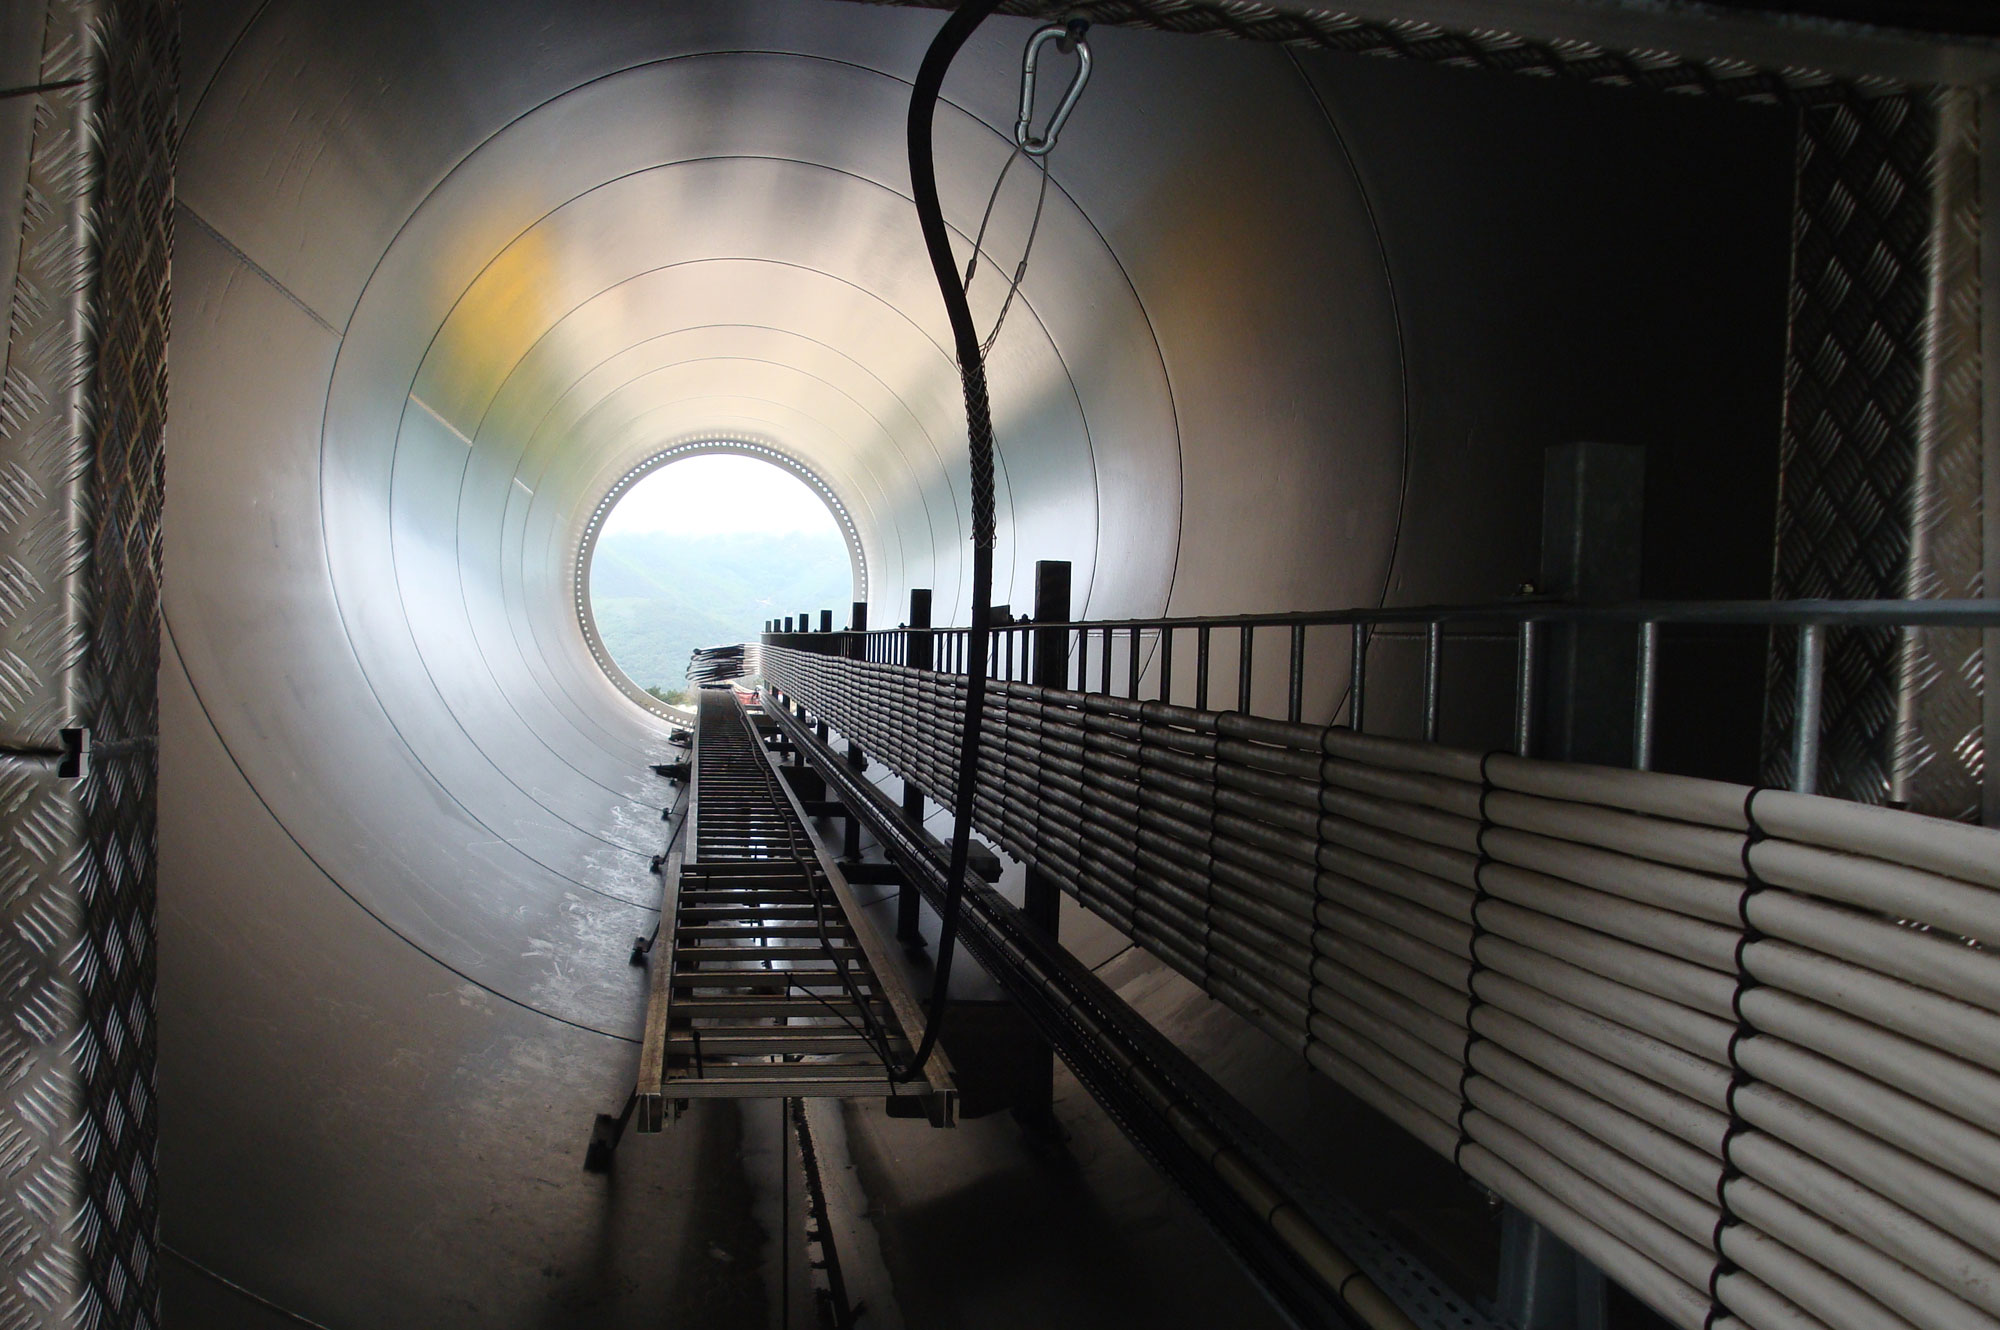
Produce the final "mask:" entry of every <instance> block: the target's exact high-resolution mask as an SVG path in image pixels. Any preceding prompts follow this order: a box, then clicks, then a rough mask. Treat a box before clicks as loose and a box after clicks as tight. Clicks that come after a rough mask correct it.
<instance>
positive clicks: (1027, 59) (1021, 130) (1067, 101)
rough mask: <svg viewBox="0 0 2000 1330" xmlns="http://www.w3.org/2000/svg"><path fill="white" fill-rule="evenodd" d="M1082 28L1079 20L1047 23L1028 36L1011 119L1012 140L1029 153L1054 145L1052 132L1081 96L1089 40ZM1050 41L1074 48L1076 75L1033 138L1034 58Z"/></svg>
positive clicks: (1059, 127) (1040, 153)
mask: <svg viewBox="0 0 2000 1330" xmlns="http://www.w3.org/2000/svg"><path fill="white" fill-rule="evenodd" d="M1082 29H1083V25H1082V24H1071V25H1064V24H1061V23H1051V24H1050V25H1049V26H1048V27H1046V28H1040V29H1037V30H1036V32H1035V34H1034V36H1032V37H1030V38H1028V49H1027V50H1026V51H1025V52H1024V53H1023V54H1022V56H1021V114H1020V116H1019V117H1018V118H1017V119H1016V120H1015V121H1014V144H1015V146H1016V147H1018V148H1019V149H1020V150H1021V151H1022V152H1024V153H1026V154H1028V156H1030V157H1046V156H1047V155H1048V153H1049V150H1050V149H1052V148H1054V147H1055V146H1056V135H1058V134H1060V133H1062V127H1063V125H1064V124H1066V123H1067V122H1068V121H1069V113H1070V112H1071V111H1073V110H1075V109H1076V99H1077V98H1079V97H1081V96H1083V85H1084V84H1086V83H1088V82H1090V43H1089V42H1087V41H1085V40H1084V38H1083V31H1082ZM1052 41H1060V42H1062V43H1063V45H1064V48H1065V49H1073V50H1075V52H1076V61H1077V64H1076V77H1075V78H1073V79H1071V80H1070V81H1069V91H1067V92H1065V93H1064V94H1063V97H1062V100H1061V101H1060V102H1058V103H1056V109H1055V114H1054V115H1051V116H1050V117H1049V127H1048V130H1047V132H1045V133H1044V134H1042V136H1041V137H1039V138H1037V137H1036V136H1035V134H1034V132H1033V131H1034V126H1033V124H1032V123H1031V122H1032V121H1033V120H1034V117H1035V62H1036V61H1037V60H1039V59H1040V58H1041V53H1042V47H1044V46H1046V45H1048V44H1049V43H1050V42H1052Z"/></svg>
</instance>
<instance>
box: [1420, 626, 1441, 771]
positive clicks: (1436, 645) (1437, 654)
mask: <svg viewBox="0 0 2000 1330" xmlns="http://www.w3.org/2000/svg"><path fill="white" fill-rule="evenodd" d="M1443 667H1444V625H1443V624H1442V623H1440V622H1438V621H1437V620H1436V619H1433V620H1431V621H1430V622H1429V623H1427V624H1425V625H1424V742H1425V743H1432V744H1434V743H1436V742H1437V738H1438V676H1439V674H1440V673H1441V671H1442V670H1443Z"/></svg>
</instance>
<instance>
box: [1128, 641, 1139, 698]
mask: <svg viewBox="0 0 2000 1330" xmlns="http://www.w3.org/2000/svg"><path fill="white" fill-rule="evenodd" d="M1129 636H1130V641H1128V642H1127V643H1126V652H1127V656H1128V658H1127V660H1126V661H1125V696H1127V697H1129V698H1131V699H1132V700H1133V701H1134V702H1137V701H1138V700H1139V630H1138V629H1137V628H1134V629H1132V630H1131V631H1130V634H1129Z"/></svg>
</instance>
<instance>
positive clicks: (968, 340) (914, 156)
mask: <svg viewBox="0 0 2000 1330" xmlns="http://www.w3.org/2000/svg"><path fill="white" fill-rule="evenodd" d="M999 7H1000V0H966V3H965V4H963V5H960V6H959V8H958V9H957V10H955V11H954V12H953V13H952V16H951V17H950V18H948V19H946V20H945V22H944V26H943V27H942V28H940V29H939V30H938V34H937V36H936V37H935V38H934V39H933V40H932V41H931V45H930V49H929V50H927V51H925V52H924V59H923V64H922V65H920V66H919V67H918V69H917V78H916V82H915V84H914V86H913V87H912V88H911V90H910V120H909V152H910V192H911V194H912V195H913V196H914V198H915V200H916V205H917V221H918V224H919V225H920V226H921V227H922V230H923V236H924V248H925V250H926V251H927V252H928V253H929V255H930V260H931V269H932V271H933V272H934V273H935V274H936V276H937V283H938V294H939V295H941V296H942V297H943V299H944V306H945V312H946V314H947V315H948V316H949V317H950V320H951V331H952V341H953V343H954V345H955V346H956V348H957V352H958V371H959V377H960V380H961V382H962V384H963V387H964V391H965V423H966V451H967V454H968V458H967V460H968V462H969V463H970V469H971V473H972V606H971V611H972V612H971V627H970V630H969V633H968V636H967V651H966V663H967V670H966V689H965V713H964V715H965V719H964V723H963V727H962V731H961V735H960V741H959V753H958V784H957V787H956V788H955V789H954V790H953V791H952V830H951V866H950V868H949V869H948V870H947V873H946V879H945V900H944V908H943V910H942V911H940V922H939V935H938V951H937V963H936V964H937V968H936V969H935V971H934V972H933V976H932V982H931V1001H930V1019H929V1020H927V1021H926V1022H925V1023H924V1034H923V1039H922V1041H921V1042H920V1043H919V1044H918V1045H917V1050H916V1052H915V1054H914V1055H912V1057H911V1058H910V1061H909V1063H908V1064H907V1065H905V1066H902V1067H897V1068H894V1069H892V1072H891V1079H893V1080H914V1079H915V1078H916V1077H917V1075H918V1074H919V1073H921V1072H922V1071H923V1068H924V1064H925V1063H926V1062H928V1061H929V1060H930V1056H931V1053H932V1051H933V1050H934V1049H935V1048H936V1047H937V1040H938V1035H939V1034H940V1033H941V1032H942V1030H943V1028H944V1013H945V1007H946V1004H947V1002H948V1000H949V998H950V993H951V963H952V955H953V951H954V949H955V947H956V945H957V941H958V919H959V911H960V909H961V908H962V904H963V901H964V897H965V875H966V873H967V871H968V870H969V868H970V859H971V853H972V843H971V836H972V816H973V796H974V793H975V789H974V787H975V785H976V784H977V782H978V779H979V729H980V724H981V719H982V717H981V713H982V711H983V710H984V703H985V699H986V674H985V671H984V670H983V669H979V668H975V663H977V662H983V661H984V660H985V659H986V654H987V647H988V643H989V641H990V639H991V619H992V606H991V602H992V599H993V545H994V513H993V414H992V410H991V408H990V407H989V405H988V403H987V397H986V365H985V356H984V354H983V352H982V351H981V348H980V343H979V331H978V329H977V328H975V327H974V326H973V322H972V307H971V305H970V304H969V303H968V302H967V300H966V297H965V284H964V283H963V282H961V281H960V280H959V276H958V263H957V260H956V259H954V258H953V257H952V252H951V234H950V232H949V231H947V230H946V228H945V223H944V207H943V204H942V203H941V202H940V201H939V198H938V184H937V164H936V162H935V161H934V160H933V158H932V155H931V151H932V127H933V122H934V121H935V119H936V115H937V104H938V99H939V95H940V94H941V93H942V91H943V89H944V76H945V74H946V73H947V72H948V71H949V70H950V68H951V62H952V60H953V58H954V57H956V56H957V54H958V52H959V48H960V47H962V46H964V45H965V42H966V39H967V38H969V37H970V36H971V35H972V33H973V30H974V29H975V28H977V27H978V26H979V25H980V24H981V23H983V22H984V21H985V20H986V17H987V16H988V15H989V14H991V13H992V12H993V11H994V10H995V9H998V8H999Z"/></svg>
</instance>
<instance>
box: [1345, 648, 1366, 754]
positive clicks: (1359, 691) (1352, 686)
mask: <svg viewBox="0 0 2000 1330" xmlns="http://www.w3.org/2000/svg"><path fill="white" fill-rule="evenodd" d="M1367 700H1368V625H1367V624H1365V623H1357V624H1355V625H1354V631H1353V636H1352V639H1351V640H1350V642H1349V643H1348V649H1347V728H1348V729H1350V730H1353V731H1354V732H1355V733H1356V734H1359V733H1361V728H1362V725H1363V724H1364V723H1365V722H1366V720H1367V714H1368V713H1367V712H1366V711H1365V710H1364V709H1363V704H1364V703H1365V702H1366V701H1367Z"/></svg>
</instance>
